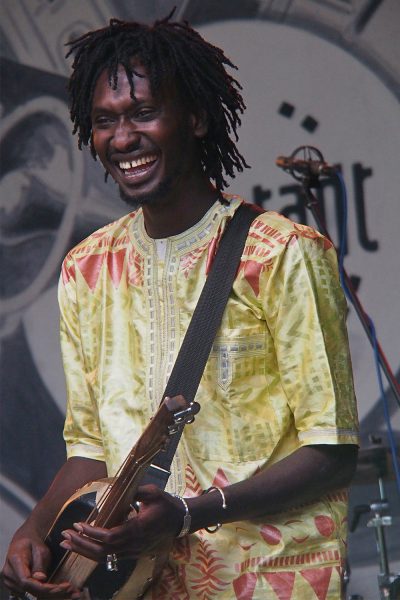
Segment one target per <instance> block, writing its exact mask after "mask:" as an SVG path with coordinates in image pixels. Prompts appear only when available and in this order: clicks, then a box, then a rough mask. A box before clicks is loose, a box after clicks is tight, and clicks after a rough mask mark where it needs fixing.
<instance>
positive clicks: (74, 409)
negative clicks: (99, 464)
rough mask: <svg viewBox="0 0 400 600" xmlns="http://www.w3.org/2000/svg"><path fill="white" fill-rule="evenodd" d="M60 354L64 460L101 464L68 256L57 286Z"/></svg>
mask: <svg viewBox="0 0 400 600" xmlns="http://www.w3.org/2000/svg"><path fill="white" fill-rule="evenodd" d="M58 301H59V307H60V340H61V353H62V358H63V363H64V372H65V379H66V388H67V411H66V419H65V425H64V439H65V442H66V446H67V457H68V458H71V457H73V456H81V457H84V458H92V459H95V460H103V461H104V452H103V445H102V437H101V432H100V427H99V420H98V410H97V405H96V401H95V397H94V394H93V390H92V387H91V383H90V373H88V372H87V369H86V368H85V360H84V354H83V350H82V341H81V337H80V324H79V318H78V310H77V298H76V282H75V269H74V265H73V262H72V259H70V258H69V257H68V256H67V258H66V259H65V260H64V263H63V266H62V272H61V277H60V281H59V286H58Z"/></svg>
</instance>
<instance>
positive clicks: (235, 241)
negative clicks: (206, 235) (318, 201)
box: [142, 204, 259, 489]
mask: <svg viewBox="0 0 400 600" xmlns="http://www.w3.org/2000/svg"><path fill="white" fill-rule="evenodd" d="M257 214H259V211H258V210H257V209H256V208H255V207H254V206H252V205H249V204H242V205H241V206H240V207H239V208H238V209H237V210H236V212H235V214H234V216H233V217H232V219H231V220H230V222H229V223H228V225H227V227H226V229H225V232H224V234H223V236H222V238H221V241H220V244H219V248H218V251H217V253H216V255H215V257H214V260H213V263H212V267H211V270H210V272H209V274H208V277H207V279H206V282H205V284H204V287H203V289H202V291H201V294H200V298H199V300H198V302H197V305H196V308H195V310H194V312H193V316H192V319H191V321H190V323H189V327H188V329H187V332H186V335H185V337H184V339H183V342H182V345H181V348H180V350H179V353H178V356H177V358H176V361H175V364H174V367H173V369H172V372H171V375H170V378H169V380H168V384H167V387H166V388H165V391H164V394H163V399H164V398H165V397H166V396H170V397H172V396H177V395H179V394H182V395H183V396H184V398H185V399H186V400H187V401H188V402H193V401H194V398H195V396H196V392H197V388H198V387H199V383H200V379H201V376H202V374H203V371H204V368H205V366H206V362H207V359H208V357H209V354H210V351H211V346H212V343H213V341H214V338H215V335H216V333H217V330H218V327H219V325H220V323H221V319H222V315H223V312H224V310H225V306H226V303H227V301H228V297H229V293H230V291H231V288H232V285H233V281H234V278H235V275H236V272H237V269H238V266H239V261H240V258H241V256H242V253H243V248H244V244H245V241H246V238H247V234H248V231H249V229H250V225H251V223H252V221H254V219H255V218H256V216H257ZM181 434H182V430H181V431H179V432H177V433H174V434H173V435H172V436H171V438H170V440H169V444H168V447H167V450H166V451H165V452H159V453H158V455H157V456H156V458H155V459H154V461H153V464H152V465H151V466H150V467H149V469H148V470H147V472H146V475H145V476H144V478H143V481H142V484H148V483H153V484H155V485H157V487H159V488H160V489H164V488H165V486H166V485H167V481H168V478H169V476H170V467H171V463H172V460H173V458H174V455H175V452H176V448H177V446H178V443H179V440H180V437H181Z"/></svg>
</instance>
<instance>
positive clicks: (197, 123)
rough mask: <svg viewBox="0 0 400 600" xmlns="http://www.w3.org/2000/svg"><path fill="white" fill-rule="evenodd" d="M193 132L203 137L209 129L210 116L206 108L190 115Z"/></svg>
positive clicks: (198, 136)
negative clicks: (208, 116)
mask: <svg viewBox="0 0 400 600" xmlns="http://www.w3.org/2000/svg"><path fill="white" fill-rule="evenodd" d="M190 121H191V124H192V130H193V134H194V136H195V137H197V138H203V137H205V136H206V135H207V131H208V118H207V113H206V111H205V110H200V111H199V112H197V113H196V114H193V113H192V114H191V115H190Z"/></svg>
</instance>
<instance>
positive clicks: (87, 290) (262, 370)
mask: <svg viewBox="0 0 400 600" xmlns="http://www.w3.org/2000/svg"><path fill="white" fill-rule="evenodd" d="M228 200H229V205H227V206H225V205H222V204H221V203H220V202H216V203H215V204H214V206H213V207H212V208H211V209H210V210H209V211H208V212H207V213H206V215H204V217H203V218H202V219H201V221H200V222H198V223H197V224H196V225H195V226H193V227H192V228H190V229H189V230H187V231H185V232H184V233H181V234H179V235H176V236H173V237H171V238H167V239H166V240H165V241H164V245H165V253H164V255H163V256H160V253H159V252H158V251H157V244H156V241H155V240H153V239H151V238H149V237H148V236H147V234H146V231H145V228H144V223H143V215H142V211H141V210H140V209H139V210H137V211H135V212H133V213H131V214H130V215H127V216H126V217H123V218H122V219H119V220H118V221H116V222H115V223H112V224H110V225H108V226H106V227H104V228H102V229H101V230H99V231H97V232H96V233H94V234H92V235H91V236H90V237H88V238H87V239H86V240H84V241H83V242H82V243H80V244H79V245H78V246H77V247H75V248H74V249H73V250H72V251H71V252H70V253H69V254H68V256H67V257H66V259H65V261H64V264H63V269H62V277H61V280H60V288H59V301H60V309H61V339H62V349H63V357H64V362H65V371H66V380H67V394H68V407H67V417H66V424H65V440H66V443H67V450H68V456H69V457H72V456H83V457H88V458H93V459H98V460H104V461H105V462H106V463H107V468H108V472H109V474H110V475H113V474H115V472H116V471H117V470H118V468H119V466H120V464H121V463H122V462H123V460H124V459H125V457H126V455H127V454H128V452H129V450H130V449H131V447H132V445H133V444H134V442H135V440H136V439H137V438H138V436H139V435H140V433H141V432H142V431H143V429H144V428H145V426H146V425H147V423H148V422H149V419H150V417H151V415H152V413H153V412H154V411H155V410H156V408H157V406H158V404H159V402H160V400H161V395H162V392H163V390H164V388H165V385H166V382H167V380H168V377H169V375H170V373H171V369H172V367H173V364H174V360H175V358H176V355H177V352H178V350H179V347H180V344H181V342H182V339H183V336H184V334H185V332H186V329H187V327H188V324H189V321H190V317H191V315H192V313H193V310H194V307H195V306H196V302H197V300H198V297H199V294H200V292H201V288H202V286H203V284H204V281H205V278H206V274H207V272H208V269H209V268H210V265H211V263H212V259H213V256H214V254H215V251H216V248H217V246H218V241H219V239H220V236H221V233H222V232H223V230H224V227H225V225H226V223H227V221H228V220H229V219H230V218H231V217H232V215H233V214H234V212H235V210H236V209H237V207H238V206H239V205H240V203H241V199H240V198H237V197H235V196H232V197H231V196H229V197H228ZM345 315H346V306H345V301H344V298H343V295H342V292H341V289H340V285H339V282H338V276H337V265H336V254H335V250H334V248H332V246H331V244H330V243H329V242H328V241H327V240H326V239H324V238H323V237H322V236H321V235H320V234H319V233H317V232H315V231H314V230H312V229H311V228H309V227H306V226H303V225H298V224H295V223H293V222H291V221H289V220H288V219H286V218H284V217H282V216H280V215H278V214H276V213H273V212H266V213H263V214H260V215H259V216H257V218H256V220H255V221H254V222H253V224H252V226H251V229H250V232H249V236H248V239H247V242H246V246H245V249H244V252H243V256H242V260H241V263H240V267H239V270H238V274H237V276H236V279H235V282H234V285H233V290H232V293H231V295H230V298H229V300H228V304H227V307H226V310H225V313H224V316H223V320H222V324H221V327H220V329H219V332H218V334H217V337H216V339H215V341H214V344H213V347H212V351H211V354H210V358H209V360H208V363H207V366H206V369H205V372H204V375H203V377H202V381H201V384H200V387H199V391H198V394H197V397H196V398H197V400H198V401H199V403H200V404H201V407H202V408H201V411H200V413H199V414H198V416H197V417H196V421H195V423H194V424H193V425H191V426H190V425H189V426H187V427H186V429H185V431H184V434H183V437H182V440H181V442H180V446H179V449H178V452H177V455H176V457H175V460H174V463H173V469H172V470H173V475H172V476H171V478H170V481H169V484H168V488H167V489H168V490H169V491H174V492H176V493H179V494H181V495H185V496H193V495H198V494H200V493H201V492H202V490H204V489H206V488H208V487H210V486H212V485H217V486H220V487H224V486H226V485H229V484H232V483H235V482H237V481H241V480H243V479H245V478H248V477H251V476H252V475H253V474H254V473H256V472H258V471H259V470H260V469H268V467H270V466H271V465H272V464H274V463H276V462H277V461H279V460H281V459H282V458H284V457H286V456H288V455H289V454H291V453H292V452H294V451H295V450H296V449H298V448H299V447H301V446H303V445H307V444H356V443H357V441H358V438H357V415H356V407H355V399H354V391H353V383H352V376H351V365H350V358H349V350H348V342H347V334H346V329H345ZM346 510H347V498H346V492H345V491H344V490H339V491H338V492H337V493H335V494H330V495H327V496H324V497H321V499H320V500H319V501H318V502H314V503H312V504H309V505H307V506H302V507H300V508H297V509H294V510H290V511H287V512H284V513H281V514H278V515H274V516H272V517H268V518H266V519H263V520H257V521H251V522H250V521H243V522H237V523H232V524H229V525H224V526H223V527H222V528H221V529H220V530H219V531H218V532H217V533H216V534H208V533H207V532H206V531H204V530H201V531H198V532H196V533H195V534H193V535H190V536H186V537H185V538H182V539H179V540H177V541H176V544H175V547H174V550H173V552H172V554H171V556H170V562H169V564H168V565H167V567H166V569H165V573H164V576H163V578H162V580H161V583H160V584H159V585H158V587H155V588H153V590H152V591H151V592H150V593H149V594H148V596H149V597H152V598H156V599H158V600H164V599H173V600H183V599H189V598H190V599H198V600H211V599H213V598H217V599H218V600H219V599H223V600H232V599H235V598H237V599H240V600H251V599H253V600H261V599H262V600H265V599H271V600H272V599H274V600H275V599H278V600H284V599H285V600H289V599H293V600H294V599H295V598H297V599H301V600H306V599H308V598H310V599H313V600H314V599H315V598H318V599H319V600H327V599H335V600H336V599H338V598H339V597H340V573H341V569H342V564H343V557H344V548H345V538H346V524H345V522H346Z"/></svg>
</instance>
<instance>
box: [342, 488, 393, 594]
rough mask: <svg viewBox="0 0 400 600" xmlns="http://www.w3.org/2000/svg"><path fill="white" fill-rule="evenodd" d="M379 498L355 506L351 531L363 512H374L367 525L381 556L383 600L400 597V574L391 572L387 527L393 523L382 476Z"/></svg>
mask: <svg viewBox="0 0 400 600" xmlns="http://www.w3.org/2000/svg"><path fill="white" fill-rule="evenodd" d="M378 484H379V499H378V500H373V501H372V502H371V504H360V505H359V506H356V507H355V508H354V515H353V521H352V523H351V525H350V528H349V529H350V531H351V532H353V531H355V529H356V528H357V525H358V522H359V520H360V517H361V515H362V514H365V513H373V517H372V518H371V519H370V520H369V521H368V523H367V527H373V528H374V530H375V540H376V546H377V551H378V556H379V574H378V588H379V593H380V599H381V600H399V599H400V575H395V574H393V573H390V569H389V559H388V552H387V547H386V537H385V527H390V526H391V525H392V517H391V515H390V514H389V503H388V501H387V499H386V494H385V488H384V484H383V479H382V477H379V478H378Z"/></svg>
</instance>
